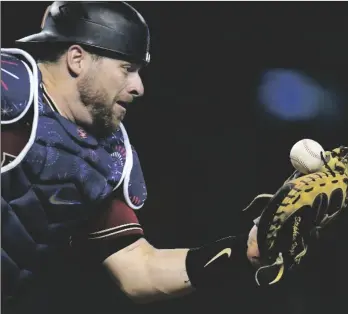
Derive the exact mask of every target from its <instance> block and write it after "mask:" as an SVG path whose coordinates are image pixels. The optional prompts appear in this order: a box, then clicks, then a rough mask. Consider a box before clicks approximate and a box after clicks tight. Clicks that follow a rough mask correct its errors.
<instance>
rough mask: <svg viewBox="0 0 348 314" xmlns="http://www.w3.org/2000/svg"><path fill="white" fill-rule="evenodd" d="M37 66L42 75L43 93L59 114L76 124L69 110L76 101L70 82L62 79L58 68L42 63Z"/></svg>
mask: <svg viewBox="0 0 348 314" xmlns="http://www.w3.org/2000/svg"><path fill="white" fill-rule="evenodd" d="M38 66H39V69H40V71H41V74H42V82H43V84H44V88H45V91H46V93H47V94H48V96H49V97H50V100H51V101H52V102H53V105H54V106H55V107H56V109H57V110H58V112H59V114H61V115H62V116H63V117H65V118H66V119H68V120H70V121H72V122H76V121H75V117H74V114H73V111H72V110H71V108H72V104H73V103H76V100H77V99H76V98H77V95H74V91H73V84H72V82H70V80H69V79H63V73H60V71H61V70H60V69H59V67H56V66H54V65H48V64H43V63H40V64H39V65H38ZM74 99H75V101H74Z"/></svg>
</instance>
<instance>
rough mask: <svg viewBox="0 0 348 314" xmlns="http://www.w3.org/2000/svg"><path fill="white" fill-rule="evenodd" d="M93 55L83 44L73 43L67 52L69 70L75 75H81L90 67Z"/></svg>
mask: <svg viewBox="0 0 348 314" xmlns="http://www.w3.org/2000/svg"><path fill="white" fill-rule="evenodd" d="M90 59H91V57H90V56H89V54H88V53H87V51H85V50H84V49H83V48H82V47H81V46H79V45H72V46H70V47H69V49H68V51H67V54H66V62H67V66H68V69H69V72H70V73H71V74H72V75H73V76H79V75H80V74H81V73H82V72H83V71H84V70H85V69H86V67H88V65H89V62H91V60H90Z"/></svg>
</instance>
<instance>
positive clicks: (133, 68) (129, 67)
mask: <svg viewBox="0 0 348 314" xmlns="http://www.w3.org/2000/svg"><path fill="white" fill-rule="evenodd" d="M123 68H124V69H125V70H126V71H127V72H128V73H133V72H136V71H138V70H139V66H137V65H135V64H126V65H124V66H123Z"/></svg>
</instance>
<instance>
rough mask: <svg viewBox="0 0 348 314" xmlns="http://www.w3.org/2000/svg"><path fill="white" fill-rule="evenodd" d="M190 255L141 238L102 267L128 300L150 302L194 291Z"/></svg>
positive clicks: (107, 260)
mask: <svg viewBox="0 0 348 314" xmlns="http://www.w3.org/2000/svg"><path fill="white" fill-rule="evenodd" d="M187 252H188V249H156V248H154V247H153V246H151V245H150V244H149V243H148V242H147V241H146V240H145V239H140V240H138V241H137V242H135V243H133V244H132V245H130V246H129V247H127V248H125V249H124V250H123V251H120V252H117V253H115V254H113V255H111V256H109V257H108V258H107V259H106V260H105V261H104V263H103V264H104V265H105V266H106V268H107V269H108V271H109V272H110V273H111V275H112V277H113V278H114V279H115V280H116V281H117V283H118V284H119V286H120V288H121V289H122V290H123V291H124V292H125V293H126V294H127V295H128V296H129V297H131V298H132V299H134V300H135V301H137V302H140V303H147V302H152V301H155V300H159V299H167V298H173V297H178V296H182V295H185V294H189V293H190V292H192V291H193V290H194V288H193V287H192V285H191V283H190V281H189V278H188V275H187V273H186V265H185V263H186V256H187Z"/></svg>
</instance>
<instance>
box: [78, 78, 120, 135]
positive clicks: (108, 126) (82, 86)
mask: <svg viewBox="0 0 348 314" xmlns="http://www.w3.org/2000/svg"><path fill="white" fill-rule="evenodd" d="M94 82H95V79H94V78H91V76H90V75H88V76H87V77H86V78H84V79H83V80H82V81H80V82H79V84H78V90H79V94H80V98H81V101H82V103H83V104H84V105H85V106H86V108H87V109H88V111H89V112H90V114H91V116H92V125H89V126H84V127H85V128H86V129H87V130H88V131H89V132H91V133H92V134H93V135H95V136H96V137H99V138H104V137H107V136H108V135H110V134H111V133H112V132H114V131H115V130H116V129H117V128H118V125H115V116H114V112H113V104H110V105H108V104H107V94H106V92H104V90H102V89H99V90H98V89H97V88H96V87H95V84H93V83H94Z"/></svg>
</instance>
